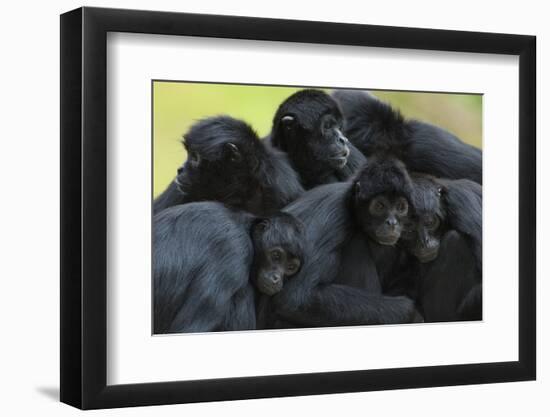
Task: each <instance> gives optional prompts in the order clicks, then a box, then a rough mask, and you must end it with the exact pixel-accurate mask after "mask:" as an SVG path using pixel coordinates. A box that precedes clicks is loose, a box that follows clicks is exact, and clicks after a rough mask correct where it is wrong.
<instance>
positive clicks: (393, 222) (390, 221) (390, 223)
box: [386, 219, 397, 228]
mask: <svg viewBox="0 0 550 417" xmlns="http://www.w3.org/2000/svg"><path fill="white" fill-rule="evenodd" d="M386 224H387V225H388V226H391V227H393V228H395V226H397V220H396V219H386Z"/></svg>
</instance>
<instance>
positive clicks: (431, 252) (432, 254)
mask: <svg viewBox="0 0 550 417" xmlns="http://www.w3.org/2000/svg"><path fill="white" fill-rule="evenodd" d="M438 254H439V248H430V249H419V250H416V251H415V252H414V256H416V257H417V258H418V260H419V261H420V262H422V263H426V262H431V261H433V260H434V259H435V258H437V255H438Z"/></svg>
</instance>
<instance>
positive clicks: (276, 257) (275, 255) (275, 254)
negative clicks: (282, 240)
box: [270, 249, 283, 262]
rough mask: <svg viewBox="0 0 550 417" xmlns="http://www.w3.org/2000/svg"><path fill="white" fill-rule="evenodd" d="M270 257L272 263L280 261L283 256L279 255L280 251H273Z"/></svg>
mask: <svg viewBox="0 0 550 417" xmlns="http://www.w3.org/2000/svg"><path fill="white" fill-rule="evenodd" d="M270 255H271V260H272V261H274V262H278V261H280V260H281V258H282V257H283V254H282V253H281V250H280V249H273V250H272V251H271V254H270Z"/></svg>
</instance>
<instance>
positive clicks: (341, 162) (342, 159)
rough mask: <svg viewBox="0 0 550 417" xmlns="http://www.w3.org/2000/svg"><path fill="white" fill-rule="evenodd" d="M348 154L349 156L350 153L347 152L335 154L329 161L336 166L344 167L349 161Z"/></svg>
mask: <svg viewBox="0 0 550 417" xmlns="http://www.w3.org/2000/svg"><path fill="white" fill-rule="evenodd" d="M348 156H349V153H346V154H345V155H344V154H340V155H338V156H333V157H331V158H329V161H330V163H331V164H332V165H333V166H335V167H336V168H344V167H345V166H346V164H347V163H348Z"/></svg>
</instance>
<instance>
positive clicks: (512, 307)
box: [60, 7, 536, 409]
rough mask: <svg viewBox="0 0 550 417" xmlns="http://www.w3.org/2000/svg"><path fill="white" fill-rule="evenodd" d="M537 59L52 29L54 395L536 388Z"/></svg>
mask: <svg viewBox="0 0 550 417" xmlns="http://www.w3.org/2000/svg"><path fill="white" fill-rule="evenodd" d="M535 45H536V40H535V37H533V36H524V35H509V34H493V33H475V32H459V31H446V30H431V29H415V28H398V27H385V26H371V25H355V24H339V23H324V22H311V21H291V20H276V19H264V18H251V17H236V16H214V15H197V14H185V13H168V12H151V11H135V10H118V9H101V8H87V7H85V8H80V9H77V10H74V11H71V12H67V13H65V14H63V15H62V16H61V311H60V315H61V401H63V402H65V403H67V404H70V405H73V406H75V407H78V408H82V409H94V408H112V407H125V406H140V405H155V404H174V403H188V402H200V401H221V400H233V399H247V398H265V397H278V396H296V395H313V394H326V393H343V392H356V391H371V390H386V389H400V388H420V387H434V386H445V385H462V384H480V383H496V382H506V381H523V380H533V379H535V377H536V314H535V311H536V305H535V301H536V294H535V292H536V274H535V253H536V251H535V249H536V239H535V236H536V211H535V210H536V209H535V207H536V205H535V202H536V183H535V172H536V165H535V164H536V147H535V113H536V112H535V106H536V95H535V49H536V48H535ZM503 226H504V227H503Z"/></svg>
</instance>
